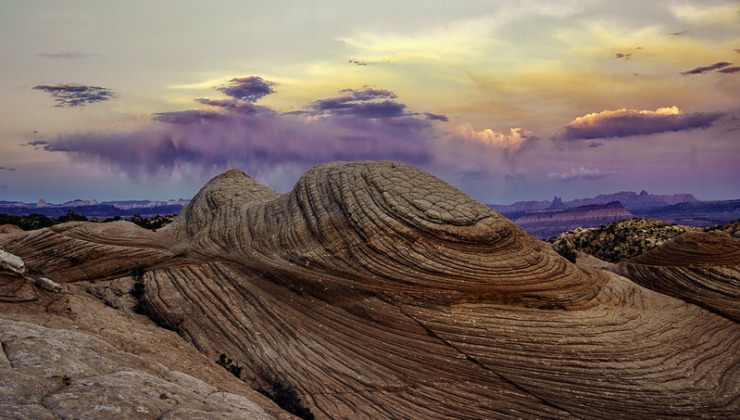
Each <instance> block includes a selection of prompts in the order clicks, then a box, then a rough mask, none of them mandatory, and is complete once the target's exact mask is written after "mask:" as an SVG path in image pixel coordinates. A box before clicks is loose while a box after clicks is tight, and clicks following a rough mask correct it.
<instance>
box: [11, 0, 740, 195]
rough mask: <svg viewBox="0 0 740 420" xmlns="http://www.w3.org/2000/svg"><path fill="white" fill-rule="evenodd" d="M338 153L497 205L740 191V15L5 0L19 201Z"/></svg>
mask: <svg viewBox="0 0 740 420" xmlns="http://www.w3.org/2000/svg"><path fill="white" fill-rule="evenodd" d="M337 160H339V161H356V160H394V161H402V162H406V163H409V164H412V165H414V166H416V167H418V168H420V169H423V170H425V171H428V172H431V173H432V174H434V175H436V176H438V177H439V178H441V179H443V180H445V181H447V182H448V183H450V184H452V185H454V186H455V187H457V188H459V189H460V190H462V191H463V192H465V193H467V194H469V195H471V196H472V197H474V198H476V199H478V200H480V201H482V202H484V203H496V204H509V203H512V202H514V201H519V200H546V199H552V198H553V196H555V195H557V196H560V197H562V198H563V199H566V200H567V199H574V198H581V197H590V196H594V195H597V194H602V193H613V192H618V191H636V192H640V191H641V190H647V191H648V192H651V193H654V194H673V193H692V194H694V195H695V196H696V197H697V198H699V199H701V200H723V199H737V198H740V182H739V180H740V2H738V1H737V0H735V1H721V0H681V1H660V0H656V1H650V2H646V1H644V0H637V1H632V0H624V1H619V2H616V1H599V0H562V1H546V0H533V1H474V0H455V1H453V0H423V1H410V0H409V1H403V0H393V1H386V0H374V1H372V2H362V1H339V0H337V1H330V0H322V1H319V0H315V1H310V0H272V1H269V2H267V1H236V0H234V1H226V0H220V1H219V0H214V1H209V2H204V1H200V0H198V1H190V0H158V1H150V0H126V1H105V2H101V1H96V0H88V1H81V0H66V1H63V2H61V1H42V0H9V1H8V0H5V1H3V0H0V200H8V201H24V202H36V201H38V200H39V199H41V198H43V199H45V200H46V201H48V202H64V201H70V200H73V199H85V200H89V199H97V200H98V201H105V200H132V199H149V200H165V199H171V198H190V197H192V196H193V195H194V194H195V193H196V192H197V191H198V190H199V189H200V188H201V187H202V186H203V184H205V182H207V181H208V180H209V179H210V178H212V177H213V176H215V175H218V174H219V173H222V172H224V171H226V170H228V169H231V168H236V169H240V170H243V171H244V172H246V173H247V174H249V175H251V176H252V177H253V178H254V179H255V180H257V181H258V182H260V183H263V184H266V185H269V186H271V187H273V188H275V189H277V190H279V191H283V192H287V191H289V190H290V189H291V188H292V187H293V185H294V183H295V182H296V181H297V180H298V178H300V176H301V175H302V174H303V173H304V172H305V171H306V170H307V169H309V168H311V167H312V166H315V165H317V164H320V163H323V162H329V161H337Z"/></svg>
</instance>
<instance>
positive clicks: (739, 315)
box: [615, 232, 740, 322]
mask: <svg viewBox="0 0 740 420" xmlns="http://www.w3.org/2000/svg"><path fill="white" fill-rule="evenodd" d="M615 272H617V273H618V274H620V275H623V276H625V277H628V278H630V279H631V280H633V281H635V282H636V283H638V284H641V285H643V286H645V287H648V288H651V289H653V290H657V291H659V292H661V293H665V294H667V295H671V296H676V297H678V298H681V299H684V300H686V301H688V302H693V303H696V304H697V305H700V306H703V307H705V308H707V309H709V310H712V311H714V312H717V313H719V314H722V315H724V316H727V317H728V318H730V319H732V320H734V321H735V322H740V239H738V238H736V237H733V236H731V235H730V234H729V233H725V232H689V233H685V234H683V235H681V236H678V237H676V238H675V239H673V240H672V241H670V242H667V243H666V244H664V245H663V246H661V247H658V248H656V249H654V250H652V251H649V252H646V253H645V254H642V255H640V256H638V257H636V258H633V259H631V260H629V261H627V262H624V263H621V264H619V265H617V266H616V267H615Z"/></svg>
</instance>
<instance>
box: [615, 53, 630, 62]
mask: <svg viewBox="0 0 740 420" xmlns="http://www.w3.org/2000/svg"><path fill="white" fill-rule="evenodd" d="M630 57H632V53H626V54H624V53H616V54H614V58H617V59H620V58H624V59H625V60H629V59H630Z"/></svg>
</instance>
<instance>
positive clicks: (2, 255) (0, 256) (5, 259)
mask: <svg viewBox="0 0 740 420" xmlns="http://www.w3.org/2000/svg"><path fill="white" fill-rule="evenodd" d="M0 270H6V271H10V272H12V273H15V274H23V273H24V272H25V271H26V265H25V264H24V263H23V260H22V259H20V257H18V256H17V255H13V254H11V253H9V252H5V251H3V250H2V249H0Z"/></svg>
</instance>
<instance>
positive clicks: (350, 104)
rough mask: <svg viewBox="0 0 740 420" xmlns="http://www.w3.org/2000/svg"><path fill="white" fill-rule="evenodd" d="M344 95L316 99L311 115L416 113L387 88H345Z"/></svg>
mask: <svg viewBox="0 0 740 420" xmlns="http://www.w3.org/2000/svg"><path fill="white" fill-rule="evenodd" d="M340 93H341V94H342V95H340V96H335V97H331V98H326V99H319V100H317V101H314V102H313V103H312V104H311V106H310V111H307V112H308V113H309V114H311V115H320V116H333V117H358V118H398V117H409V116H413V115H416V114H412V113H409V112H407V111H406V110H405V109H406V105H405V104H402V103H399V102H396V101H393V100H392V99H395V98H396V94H395V93H393V92H391V91H389V90H386V89H373V88H369V87H364V88H363V89H344V90H342V91H340Z"/></svg>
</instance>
